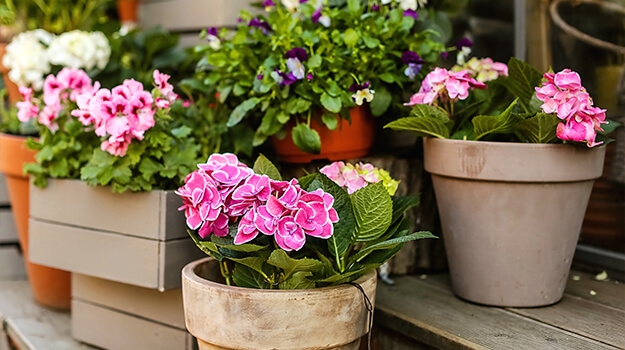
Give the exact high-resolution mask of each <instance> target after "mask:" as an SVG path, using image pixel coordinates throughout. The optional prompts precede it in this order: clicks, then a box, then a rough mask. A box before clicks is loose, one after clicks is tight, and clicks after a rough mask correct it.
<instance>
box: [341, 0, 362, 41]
mask: <svg viewBox="0 0 625 350" xmlns="http://www.w3.org/2000/svg"><path fill="white" fill-rule="evenodd" d="M350 1H352V0H350ZM356 1H357V0H356ZM343 35H344V40H345V45H347V46H354V45H356V43H357V42H358V32H356V31H355V30H353V29H352V28H347V30H346V31H345V33H344V34H343Z"/></svg>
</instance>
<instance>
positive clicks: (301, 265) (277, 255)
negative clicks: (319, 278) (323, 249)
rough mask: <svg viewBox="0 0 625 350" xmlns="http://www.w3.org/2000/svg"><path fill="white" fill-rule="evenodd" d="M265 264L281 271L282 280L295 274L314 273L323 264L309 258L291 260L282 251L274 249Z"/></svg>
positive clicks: (320, 268) (321, 267) (319, 269)
mask: <svg viewBox="0 0 625 350" xmlns="http://www.w3.org/2000/svg"><path fill="white" fill-rule="evenodd" d="M267 263H268V264H269V265H273V266H275V267H277V268H279V269H282V271H283V273H284V277H283V278H284V279H287V278H289V277H290V276H291V275H292V274H294V273H295V272H300V271H305V272H311V273H315V272H319V271H321V270H322V269H323V263H322V262H321V261H319V260H316V259H310V258H302V259H293V258H291V257H290V256H289V255H288V254H287V252H285V251H284V250H282V249H276V250H274V251H273V252H271V255H270V256H269V259H268V260H267Z"/></svg>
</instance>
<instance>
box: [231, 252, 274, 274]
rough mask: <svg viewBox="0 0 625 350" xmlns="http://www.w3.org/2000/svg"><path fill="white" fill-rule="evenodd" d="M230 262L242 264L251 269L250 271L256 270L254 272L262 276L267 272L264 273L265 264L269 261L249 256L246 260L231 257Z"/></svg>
mask: <svg viewBox="0 0 625 350" xmlns="http://www.w3.org/2000/svg"><path fill="white" fill-rule="evenodd" d="M229 259H230V260H232V261H234V262H236V263H238V264H241V265H245V266H247V267H249V268H250V269H252V270H254V271H258V273H260V274H264V273H265V272H264V271H263V264H264V263H265V262H266V261H267V259H263V258H262V257H260V256H248V257H245V258H231V257H229Z"/></svg>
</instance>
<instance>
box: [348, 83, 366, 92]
mask: <svg viewBox="0 0 625 350" xmlns="http://www.w3.org/2000/svg"><path fill="white" fill-rule="evenodd" d="M368 88H369V82H366V83H364V84H362V85H358V84H356V83H354V84H352V85H351V86H350V87H349V91H350V92H356V91H360V90H364V89H368Z"/></svg>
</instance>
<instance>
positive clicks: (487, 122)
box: [471, 100, 519, 140]
mask: <svg viewBox="0 0 625 350" xmlns="http://www.w3.org/2000/svg"><path fill="white" fill-rule="evenodd" d="M516 103H517V100H515V101H514V102H512V103H511V104H510V106H508V108H506V110H505V111H503V112H502V113H501V114H499V115H479V116H477V117H475V118H473V120H472V121H471V122H472V123H473V128H474V130H475V134H476V137H475V139H476V140H479V139H481V138H482V137H484V136H487V135H490V134H512V133H514V130H515V125H516V124H517V123H518V122H519V119H518V117H517V114H516V113H512V110H513V109H514V106H515V105H516Z"/></svg>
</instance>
